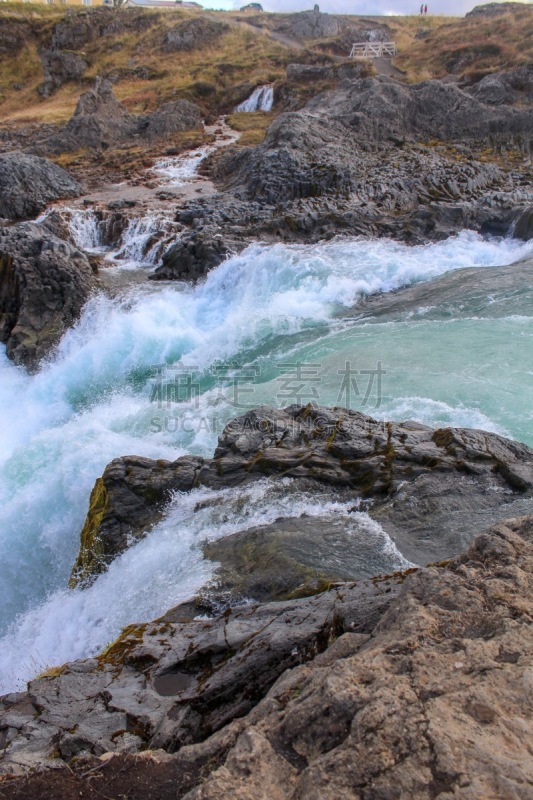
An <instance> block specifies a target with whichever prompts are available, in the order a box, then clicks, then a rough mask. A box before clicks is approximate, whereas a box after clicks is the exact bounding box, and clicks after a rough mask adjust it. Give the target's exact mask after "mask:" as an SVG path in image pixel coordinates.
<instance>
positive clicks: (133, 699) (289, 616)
mask: <svg viewBox="0 0 533 800" xmlns="http://www.w3.org/2000/svg"><path fill="white" fill-rule="evenodd" d="M531 536H532V518H531V517H522V518H519V519H510V520H506V521H505V522H501V523H500V524H498V525H497V526H495V527H492V528H491V529H489V530H487V531H486V532H484V533H482V534H481V535H480V536H479V537H478V538H476V539H475V541H474V542H473V544H472V545H471V547H470V548H469V549H468V550H467V551H466V552H465V553H464V554H463V555H461V556H458V557H456V558H454V559H453V560H452V561H450V562H449V563H448V564H446V565H440V566H433V567H428V568H425V569H419V570H416V571H411V573H410V574H406V573H404V574H398V575H395V576H390V577H388V578H379V579H374V580H372V581H362V582H358V583H356V584H353V583H351V584H350V583H343V584H340V585H337V586H336V587H335V588H331V589H329V590H328V591H325V592H323V593H321V594H319V595H317V596H316V597H313V598H307V599H304V600H297V601H294V600H293V601H288V602H284V603H271V604H268V603H267V604H264V605H256V606H248V607H244V608H237V609H233V610H229V611H227V612H226V613H224V614H223V615H222V616H220V617H217V618H214V619H212V620H197V621H193V622H190V621H187V622H182V621H181V612H180V609H179V608H178V609H175V610H173V611H171V612H169V613H168V614H167V615H165V617H163V618H161V619H160V620H157V621H156V622H154V623H150V624H147V625H146V624H143V625H139V626H131V627H130V628H129V629H127V630H126V631H124V634H123V635H122V637H121V638H120V639H119V640H118V641H117V642H116V643H114V644H113V645H112V646H111V647H110V648H108V650H107V651H106V652H105V653H104V654H102V655H101V656H99V657H98V659H92V660H88V661H84V662H76V663H73V664H69V665H66V666H65V667H62V668H61V669H60V670H57V671H56V672H52V673H50V674H49V675H47V676H42V677H41V678H39V679H37V680H35V681H33V682H32V683H31V684H30V687H29V691H28V692H27V693H19V694H13V695H8V696H7V697H4V698H3V699H2V700H1V701H0V703H1V707H2V711H1V715H0V731H1V735H2V742H3V745H4V757H3V760H2V762H1V763H0V771H2V772H3V773H4V774H6V773H7V774H11V775H12V774H13V773H17V772H18V773H22V774H24V773H27V772H28V770H30V769H32V768H33V769H35V768H37V770H39V768H42V767H44V766H47V765H50V766H52V765H53V766H54V767H55V769H53V770H48V771H46V772H44V773H40V772H39V771H37V772H36V773H35V772H34V773H33V774H32V775H30V776H29V777H21V778H18V779H17V778H11V779H10V780H7V781H6V780H5V779H4V781H3V782H1V783H0V795H1V796H2V797H4V798H6V800H7V798H22V797H45V796H50V794H53V795H54V796H57V797H62V798H74V797H79V796H80V794H81V795H82V796H85V797H90V798H93V797H97V796H100V794H101V792H102V789H105V792H106V793H107V794H108V795H109V792H115V793H120V792H122V793H124V791H126V786H127V794H128V796H129V797H132V798H139V799H140V798H146V797H158V798H167V797H168V798H170V797H180V798H188V799H189V800H193V798H194V799H196V798H217V800H218V799H219V798H226V797H228V798H229V797H234V796H235V795H236V794H237V795H238V796H242V797H247V798H258V800H259V798H266V797H267V796H268V797H270V796H271V792H272V787H276V792H277V796H279V797H283V798H285V797H286V798H289V797H297V796H305V797H310V798H314V797H316V798H319V797H324V796H326V797H334V796H336V797H338V796H341V795H342V794H345V795H346V796H350V797H352V796H358V797H359V796H360V797H369V798H370V797H375V796H376V792H378V793H379V795H380V796H392V795H394V794H397V789H398V787H401V793H404V794H405V793H407V792H408V793H409V794H410V796H413V797H420V798H433V797H436V796H443V797H444V796H446V795H449V796H451V795H452V794H453V795H455V796H458V797H465V798H466V797H469V798H480V800H481V798H486V797H489V796H495V797H503V796H511V795H514V796H516V797H524V798H525V797H527V796H528V788H527V787H528V785H529V784H530V783H531V781H532V780H533V775H532V772H531V769H532V762H531V758H530V757H529V755H528V754H527V753H526V752H525V748H524V742H525V741H526V740H527V739H528V737H530V736H531V733H532V731H531V711H532V709H531V697H530V693H529V692H528V690H527V678H526V676H527V670H528V665H529V661H530V658H531V648H532V646H533V642H532V640H531V625H530V618H531V589H532V587H531V569H532V564H531V560H532V543H531ZM141 751H142V755H141ZM135 753H139V755H138V756H135V755H134V754H135ZM73 756H76V757H77V760H76V762H74V766H73V767H69V766H66V762H69V761H70V760H71V759H72V757H73ZM147 781H149V782H150V788H148V786H147ZM59 786H61V788H60V789H59V788H58V787H59ZM47 793H48V794H47Z"/></svg>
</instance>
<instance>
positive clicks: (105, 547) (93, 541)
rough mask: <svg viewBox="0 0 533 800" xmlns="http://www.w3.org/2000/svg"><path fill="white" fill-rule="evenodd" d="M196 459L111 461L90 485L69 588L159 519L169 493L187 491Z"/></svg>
mask: <svg viewBox="0 0 533 800" xmlns="http://www.w3.org/2000/svg"><path fill="white" fill-rule="evenodd" d="M202 463H203V461H202V459H200V458H195V457H194V456H190V457H189V456H187V457H184V458H182V459H179V460H178V461H176V462H171V461H162V460H161V461H152V460H151V459H149V458H141V457H139V456H125V457H124V458H117V459H115V460H114V461H112V462H111V464H109V465H108V466H107V467H106V470H105V472H104V474H103V475H102V477H101V478H98V480H97V481H96V484H95V487H94V489H93V491H92V493H91V498H90V501H89V511H88V514H87V520H86V522H85V525H84V527H83V530H82V532H81V547H80V553H79V556H78V559H77V561H76V564H75V565H74V569H73V571H72V579H71V585H72V586H75V585H77V584H78V583H81V584H83V583H84V582H87V579H88V578H89V577H91V578H94V576H96V575H97V574H98V573H100V572H103V571H104V570H105V569H106V567H107V565H108V564H109V563H110V562H111V561H112V560H113V559H114V558H115V557H116V556H117V555H118V554H119V553H121V552H123V551H124V550H126V549H127V547H128V546H130V544H131V542H132V541H133V540H135V538H140V537H141V536H143V535H144V534H145V532H146V530H147V529H149V528H150V527H151V526H152V525H154V524H155V523H156V522H158V520H159V519H160V518H161V515H162V512H163V509H164V506H165V505H166V504H167V503H168V501H169V500H170V498H171V496H172V492H175V491H182V492H188V491H190V490H191V489H192V488H193V486H194V485H195V483H196V476H197V472H198V469H199V467H200V466H201V464H202Z"/></svg>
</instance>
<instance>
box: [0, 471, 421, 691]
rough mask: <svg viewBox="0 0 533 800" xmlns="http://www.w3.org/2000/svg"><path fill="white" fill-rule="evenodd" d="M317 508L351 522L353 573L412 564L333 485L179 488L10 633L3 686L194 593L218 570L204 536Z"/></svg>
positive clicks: (1, 670)
mask: <svg viewBox="0 0 533 800" xmlns="http://www.w3.org/2000/svg"><path fill="white" fill-rule="evenodd" d="M304 516H305V517H314V518H317V519H320V520H322V521H323V523H324V524H325V525H328V524H336V523H339V522H342V523H343V526H344V529H345V531H347V532H348V533H349V535H350V536H351V537H353V540H354V550H355V551H356V552H357V553H358V555H359V559H360V564H359V570H358V567H357V563H356V564H355V567H354V577H355V576H357V574H359V576H364V575H366V574H368V571H369V565H368V558H369V557H370V558H371V559H372V562H373V563H372V567H373V570H372V571H374V570H375V572H378V573H379V572H390V571H394V570H397V569H405V568H407V567H409V566H411V563H410V562H409V561H407V560H406V559H405V558H404V557H403V556H402V555H401V553H400V552H399V551H398V550H397V548H396V547H395V545H394V543H393V542H392V541H391V539H390V538H389V536H388V535H387V534H386V533H385V532H384V531H383V530H382V529H381V527H380V526H379V525H378V524H377V523H376V522H374V521H373V520H372V519H370V517H368V515H367V514H365V513H353V501H351V502H349V503H346V502H336V501H334V500H333V501H332V500H331V491H327V492H324V494H323V495H320V493H317V492H312V493H310V492H309V493H308V492H304V491H298V490H296V491H295V490H293V489H292V486H291V481H290V480H289V479H285V480H284V481H283V482H281V483H279V484H277V485H276V484H272V483H270V482H269V481H266V480H264V481H260V482H258V483H256V484H253V485H252V486H247V487H245V488H239V489H225V490H221V491H212V490H208V489H197V490H194V491H193V492H191V493H190V494H185V495H181V494H177V495H176V498H175V500H174V502H173V504H172V505H171V507H170V509H169V511H168V513H167V516H166V519H165V521H164V522H163V523H161V524H160V525H158V526H157V528H155V529H154V530H153V531H152V532H151V533H150V534H148V536H147V537H146V538H145V539H144V540H143V541H141V542H140V543H139V544H137V545H136V546H135V547H133V548H131V549H130V550H128V551H126V552H125V553H124V554H123V555H122V556H120V557H119V558H117V559H116V560H115V561H114V562H113V563H112V564H111V566H110V568H109V571H108V572H107V573H104V574H103V575H102V576H100V577H99V578H98V579H97V580H96V581H95V583H94V584H93V585H92V586H91V587H90V588H89V589H86V590H80V589H77V590H73V591H67V590H65V589H58V590H56V591H55V592H53V593H52V594H50V595H49V596H48V597H47V599H46V600H45V601H44V603H43V604H42V605H40V606H38V607H36V608H34V609H33V610H32V611H30V612H29V613H27V614H26V615H25V616H24V617H23V618H20V619H18V620H17V623H16V624H15V625H13V626H12V627H11V628H10V629H9V631H8V632H7V634H6V635H5V636H4V638H3V641H2V648H1V650H0V676H1V678H0V692H2V691H8V690H10V689H13V688H16V687H17V686H19V687H20V688H23V682H24V680H27V679H29V678H31V677H33V676H34V675H35V674H36V672H38V671H42V670H44V669H45V668H46V667H47V666H50V665H52V664H57V663H63V662H64V661H66V660H68V659H75V658H82V657H84V656H87V655H89V654H93V653H96V652H98V650H100V649H102V647H104V646H105V645H106V644H107V643H108V642H110V641H111V640H112V639H113V638H115V637H116V636H117V635H118V633H119V632H120V630H121V628H122V627H124V626H125V625H127V624H128V623H130V622H131V621H132V620H137V621H141V620H149V619H152V618H154V617H155V616H157V615H160V614H161V613H163V612H164V611H165V610H167V609H169V608H171V607H172V606H174V605H176V604H177V603H179V602H181V601H183V600H186V599H187V598H189V597H191V595H193V594H194V593H195V592H196V591H198V589H199V588H200V587H201V586H202V585H203V584H205V583H206V582H207V581H208V580H209V579H210V577H211V575H212V569H213V565H212V564H211V563H210V562H206V561H204V560H203V558H202V551H201V546H202V544H203V543H205V542H206V541H213V540H215V539H218V538H221V537H224V536H229V535H231V534H233V533H237V532H239V531H243V530H247V529H249V528H252V527H257V526H259V525H269V524H272V523H274V522H275V521H276V520H277V519H279V518H280V517H285V518H292V519H298V518H300V517H304Z"/></svg>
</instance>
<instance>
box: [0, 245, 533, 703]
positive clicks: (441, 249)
mask: <svg viewBox="0 0 533 800" xmlns="http://www.w3.org/2000/svg"><path fill="white" fill-rule="evenodd" d="M137 233H138V231H137ZM133 234H136V232H135V231H133V232H132V235H133ZM132 247H133V245H132ZM530 250H531V247H530V246H528V245H525V244H523V243H519V242H516V241H513V240H503V241H498V240H489V241H486V240H483V239H482V238H481V237H479V236H477V235H476V234H473V233H469V232H466V233H463V234H461V235H459V236H458V237H456V238H454V239H449V240H447V241H445V242H441V243H437V244H430V245H426V246H421V247H414V248H408V247H405V246H403V245H401V244H397V243H393V242H389V241H383V240H379V241H368V240H364V241H359V240H338V241H333V242H329V243H323V244H318V245H312V246H284V245H274V246H268V247H267V246H265V245H254V246H252V247H250V248H248V249H247V250H246V251H245V252H244V253H242V254H241V255H239V256H237V257H235V258H232V259H230V260H229V261H227V262H225V263H224V264H222V265H221V266H220V267H218V268H217V269H216V270H214V271H212V272H211V273H210V274H209V275H208V277H207V279H206V280H205V282H204V283H202V284H200V285H198V286H196V287H190V286H187V285H184V284H171V285H144V284H143V285H142V286H141V287H139V286H137V287H136V288H134V289H132V290H131V291H130V292H129V294H127V296H126V297H122V298H120V299H117V298H110V297H108V296H105V295H99V296H97V297H95V298H93V299H92V300H91V301H90V302H89V303H88V305H87V306H86V309H85V311H84V314H83V316H82V318H81V320H80V321H79V323H78V324H77V326H76V327H75V328H74V329H72V330H71V331H69V332H68V333H67V334H66V335H65V336H64V338H63V340H62V341H61V343H60V345H59V347H58V348H57V351H56V352H55V353H54V355H53V357H51V358H50V360H49V361H48V362H47V363H46V364H44V365H43V367H42V369H41V370H40V372H39V373H37V374H36V375H32V376H30V375H27V374H26V373H25V372H24V371H23V370H22V369H20V368H18V367H15V366H13V364H11V363H10V362H9V361H8V360H7V358H6V357H5V351H4V349H3V348H2V351H1V353H0V408H1V409H2V414H1V416H0V419H1V423H0V428H1V431H0V507H1V509H2V511H1V517H2V519H1V524H0V558H1V560H2V567H3V569H2V578H1V583H0V602H1V603H2V609H3V614H2V620H1V622H0V626H1V627H0V633H1V634H2V635H3V637H4V638H3V639H2V640H0V691H8V690H11V689H13V688H15V687H17V686H18V687H19V688H20V681H21V680H22V681H23V680H24V679H26V678H28V677H30V676H31V675H32V674H35V673H36V672H37V671H39V669H42V668H44V667H45V666H48V665H50V664H54V663H59V662H63V661H65V660H68V659H72V658H78V657H83V656H86V655H88V654H90V653H94V652H96V651H97V650H98V648H100V647H102V646H104V645H105V644H106V643H107V642H108V641H109V640H110V639H112V638H113V637H114V636H116V635H117V633H118V632H119V631H120V628H121V627H122V626H124V625H125V624H128V623H129V622H132V621H136V620H147V619H150V618H152V617H154V616H156V615H157V614H161V613H163V612H164V611H165V610H166V609H167V608H169V607H170V606H172V605H175V604H176V603H178V602H180V601H181V600H183V599H185V598H187V597H189V596H190V595H191V594H193V593H194V592H195V591H196V590H197V589H198V588H199V586H201V585H202V583H204V582H205V580H206V579H207V578H208V577H209V574H210V570H211V568H212V565H210V564H206V563H205V562H203V561H202V559H201V552H200V544H201V542H202V541H204V540H205V539H208V538H212V537H215V536H219V535H226V534H227V533H231V532H234V530H243V529H246V527H249V526H250V525H252V524H253V525H258V524H264V523H266V522H268V521H269V519H270V515H271V514H272V513H276V515H277V516H299V515H301V514H314V515H319V516H320V515H323V516H325V517H327V516H328V515H341V516H342V515H345V516H346V518H347V519H348V512H347V509H346V508H345V507H343V506H342V504H338V505H337V506H335V507H333V506H328V505H327V501H326V498H322V499H319V500H317V499H316V498H315V497H313V498H309V497H303V496H298V497H293V498H292V499H290V500H287V499H284V495H282V494H279V495H276V496H275V497H274V498H273V497H272V496H269V491H271V489H269V487H268V486H266V485H265V486H263V485H261V487H258V488H257V495H256V496H253V497H251V496H250V497H244V499H243V497H241V496H240V495H239V492H238V491H237V490H232V491H229V490H228V491H227V492H226V493H225V494H224V493H222V494H223V497H222V496H221V501H222V500H223V501H224V502H225V503H227V504H228V508H229V511H228V518H227V519H226V520H225V521H224V520H222V519H221V518H220V516H219V517H217V514H220V513H222V512H221V511H220V508H219V511H215V510H213V508H211V510H210V511H205V513H204V512H202V513H200V514H198V513H194V507H195V504H196V499H197V498H196V499H195V498H194V497H192V496H191V497H180V498H177V499H176V501H175V503H174V504H173V506H172V509H171V511H170V512H169V514H168V516H167V518H166V519H165V520H164V522H163V523H162V524H161V525H160V526H158V528H157V530H155V531H153V532H152V533H151V534H150V535H149V536H148V537H147V538H146V539H145V540H144V541H143V542H141V543H139V544H138V545H136V546H135V547H133V548H131V549H130V550H129V551H128V552H127V553H125V554H124V555H123V556H122V557H121V558H119V559H117V561H116V562H114V564H113V565H112V566H111V569H110V570H109V572H108V573H106V574H105V575H103V576H101V577H100V578H98V580H97V581H96V582H95V583H94V584H93V587H92V588H91V589H89V590H87V591H85V592H81V591H80V590H76V591H70V590H67V589H66V588H65V587H66V584H67V581H68V577H69V573H70V569H71V567H72V564H73V562H74V559H75V557H76V554H77V550H78V545H79V532H80V530H81V526H82V524H83V520H84V518H85V514H86V511H87V506H88V500H89V494H90V491H91V489H92V486H93V484H94V481H95V479H96V478H97V477H98V476H99V475H100V474H101V473H102V471H103V469H104V467H105V465H106V464H107V463H108V462H109V461H110V460H112V459H113V458H115V457H117V456H120V455H126V454H138V455H143V456H148V457H152V458H167V459H172V460H173V459H175V458H177V457H178V456H180V455H182V454H184V453H188V452H190V453H195V454H200V455H206V456H209V455H211V454H212V451H213V448H214V446H215V444H216V440H217V437H218V435H219V434H220V432H221V431H222V428H223V426H224V424H225V423H226V422H227V421H229V419H231V418H233V417H235V416H236V415H237V414H239V413H243V411H244V410H245V406H249V407H254V406H257V405H260V404H262V403H270V404H273V405H275V406H280V405H289V404H290V402H294V400H295V399H296V398H294V397H293V398H291V397H290V384H287V381H286V380H285V383H284V382H283V380H284V377H283V376H284V374H285V373H287V371H289V372H290V371H291V370H293V371H294V369H296V367H295V365H296V364H297V363H298V362H300V363H301V364H303V365H308V373H307V378H308V379H309V380H308V381H307V384H306V391H307V392H308V393H310V395H311V396H309V397H308V398H305V397H301V398H300V399H301V400H302V401H303V402H307V400H308V399H316V401H317V402H320V403H322V404H324V405H334V404H337V405H349V406H350V407H352V408H354V409H360V410H363V411H365V412H367V413H370V414H371V415H373V416H378V417H383V418H393V419H399V420H400V419H406V418H415V419H418V420H421V421H423V422H426V423H427V424H431V425H443V424H447V425H465V426H473V427H482V428H484V429H486V430H493V431H496V432H499V433H502V434H505V435H509V436H512V437H515V438H517V439H520V440H522V441H525V442H527V443H529V444H533V419H532V411H531V408H530V407H528V404H527V401H528V397H531V390H532V389H533V365H532V360H531V352H532V351H533V349H532V344H533V341H532V337H533V325H532V321H531V318H530V317H529V316H525V315H524V312H523V311H521V313H520V314H518V315H517V314H514V313H513V310H512V307H510V308H509V313H508V314H507V312H506V311H505V310H504V311H503V312H502V313H501V314H500V317H499V318H498V319H491V318H489V315H487V316H483V314H481V315H479V314H477V315H474V314H473V315H472V316H471V317H470V316H469V315H468V313H466V312H465V311H464V309H463V313H462V316H461V318H459V316H458V318H454V317H453V316H452V317H451V318H450V317H448V318H446V319H439V318H432V319H429V318H427V319H425V318H424V316H423V315H417V316H416V318H413V319H406V318H404V317H398V319H393V320H390V319H388V320H387V321H386V322H379V321H373V322H363V323H362V322H357V320H356V319H355V318H354V317H356V312H357V302H358V298H360V297H361V296H363V295H366V294H373V293H376V292H382V293H387V292H391V291H394V290H396V289H398V288H400V287H401V286H405V285H410V284H412V283H416V282H419V281H429V280H432V279H433V278H435V277H438V276H439V275H441V274H444V273H445V272H448V271H450V270H454V269H458V268H460V267H470V266H477V267H480V268H482V267H483V266H485V265H494V264H505V263H511V262H513V261H515V260H517V259H519V258H521V257H523V256H524V255H526V254H527V253H528V252H530ZM130 257H131V260H132V262H134V263H135V259H136V257H137V256H136V255H135V252H134V251H133V250H130V251H129V255H127V256H125V257H124V258H130ZM353 307H355V312H354V315H352V314H351V313H350V314H347V310H348V309H351V308H353ZM467 311H468V310H467ZM347 363H349V364H350V366H351V368H352V369H355V370H357V373H358V374H357V381H358V383H357V388H358V392H355V391H352V392H351V394H350V396H349V397H347V396H346V393H345V392H344V394H343V391H342V374H341V373H342V370H343V369H345V365H346V364H347ZM378 363H379V364H381V367H380V369H382V370H383V372H384V374H383V375H382V377H381V387H380V389H379V392H378V387H377V380H374V384H373V385H372V387H370V391H368V393H367V389H368V388H369V381H370V378H371V375H370V373H372V372H373V371H374V372H375V370H376V365H377V364H378ZM178 364H179V365H180V366H179V369H177V368H176V365H178ZM282 365H285V366H283V367H282ZM309 365H311V366H309ZM366 373H369V374H366ZM161 375H163V376H164V380H173V379H174V377H175V376H176V375H178V376H180V375H189V376H192V378H193V381H194V385H195V387H196V390H195V393H194V396H191V397H188V398H186V399H182V400H181V402H178V403H176V402H172V403H170V404H168V403H167V402H166V400H165V397H164V396H163V397H161V395H158V394H157V391H156V390H157V386H158V381H160V380H161ZM235 376H238V377H239V381H238V382H237V384H236V383H235ZM318 377H320V381H318V380H317V381H314V379H315V378H318ZM235 385H237V386H238V392H237V393H236V392H235ZM287 386H289V388H287ZM313 392H315V394H313ZM201 491H202V492H204V493H206V492H207V490H201ZM246 491H248V492H253V491H255V489H247V490H246ZM261 493H263V494H261ZM251 515H253V518H252V516H251ZM355 516H356V517H357V518H358V519H357V523H353V524H354V525H355V528H354V536H357V535H362V534H361V531H364V535H365V537H366V538H367V539H369V540H370V541H373V542H374V543H375V552H376V553H377V554H378V555H379V554H380V555H379V558H378V562H377V563H379V564H381V565H382V568H383V569H385V568H387V567H394V565H398V566H400V565H401V564H402V556H401V554H399V553H398V552H397V551H395V550H394V547H393V545H392V542H391V541H390V539H388V537H386V534H384V533H383V532H380V529H379V526H376V524H375V523H372V521H371V520H368V519H366V520H365V519H364V518H363V516H362V515H361V516H360V515H355ZM353 517H354V515H353V514H352V515H351V516H350V518H353ZM232 526H233V527H232ZM239 526H240V527H239Z"/></svg>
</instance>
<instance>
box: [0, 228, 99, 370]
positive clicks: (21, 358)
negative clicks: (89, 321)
mask: <svg viewBox="0 0 533 800" xmlns="http://www.w3.org/2000/svg"><path fill="white" fill-rule="evenodd" d="M93 288H94V275H93V271H92V269H91V266H90V264H89V261H88V259H87V256H86V255H85V254H84V253H82V252H81V251H80V250H78V249H77V248H76V247H74V246H73V245H72V244H70V243H69V242H66V241H64V240H62V239H59V238H58V237H57V236H55V235H54V234H52V233H51V232H50V231H49V230H48V229H47V228H46V227H45V226H44V225H37V224H34V223H28V222H23V223H20V224H19V225H14V226H11V227H4V228H0V341H2V342H5V343H6V345H7V354H8V356H9V357H10V358H11V359H12V360H13V361H14V362H15V363H16V364H22V365H24V366H26V367H27V368H28V369H30V370H35V369H37V367H38V365H39V363H40V361H41V360H42V359H43V358H44V357H45V356H47V355H48V354H49V353H50V351H51V349H52V348H53V347H54V345H56V344H57V342H58V341H59V339H60V338H61V335H62V334H63V333H64V331H65V330H66V329H67V328H68V327H69V325H71V324H72V323H73V322H75V320H76V319H77V318H78V317H79V315H80V312H81V309H82V308H83V305H84V304H85V302H86V301H87V299H88V298H89V296H90V294H91V291H92V290H93Z"/></svg>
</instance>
